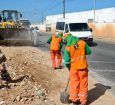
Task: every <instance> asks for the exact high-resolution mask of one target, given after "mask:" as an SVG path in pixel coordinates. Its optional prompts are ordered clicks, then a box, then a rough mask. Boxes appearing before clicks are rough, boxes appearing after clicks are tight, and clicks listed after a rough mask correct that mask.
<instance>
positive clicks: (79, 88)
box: [69, 68, 88, 104]
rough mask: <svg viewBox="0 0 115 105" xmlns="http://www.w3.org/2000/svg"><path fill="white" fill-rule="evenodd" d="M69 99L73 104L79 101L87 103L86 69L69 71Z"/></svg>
mask: <svg viewBox="0 0 115 105" xmlns="http://www.w3.org/2000/svg"><path fill="white" fill-rule="evenodd" d="M69 94H70V97H69V99H70V100H71V101H73V102H76V101H77V100H80V102H81V103H82V104H86V103H87V97H88V69H87V68H86V69H83V70H70V82H69Z"/></svg>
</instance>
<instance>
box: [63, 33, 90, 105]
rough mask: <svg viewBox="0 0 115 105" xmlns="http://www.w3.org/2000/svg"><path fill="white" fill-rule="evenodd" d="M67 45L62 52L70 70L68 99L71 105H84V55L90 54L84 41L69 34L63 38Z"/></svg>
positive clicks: (85, 65) (86, 90)
mask: <svg viewBox="0 0 115 105" xmlns="http://www.w3.org/2000/svg"><path fill="white" fill-rule="evenodd" d="M63 38H64V40H65V41H66V43H67V45H66V48H65V51H64V60H65V64H66V66H67V67H68V68H69V70H70V82H69V95H70V97H69V99H70V100H71V101H72V102H73V105H78V101H80V105H86V103H87V97H88V64H87V60H86V55H88V54H91V50H90V48H89V46H88V45H87V44H86V43H85V41H83V40H80V39H78V38H77V37H75V36H73V35H72V34H70V33H67V34H65V35H64V36H63Z"/></svg>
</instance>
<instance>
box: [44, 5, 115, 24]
mask: <svg viewBox="0 0 115 105" xmlns="http://www.w3.org/2000/svg"><path fill="white" fill-rule="evenodd" d="M65 16H66V18H72V19H77V20H80V21H81V19H82V21H88V19H94V11H93V10H91V11H84V12H74V13H66V15H65ZM58 18H63V15H62V14H59V15H50V16H46V21H47V22H48V23H55V22H56V21H57V19H58ZM95 21H96V22H99V23H100V22H102V23H104V22H110V23H112V22H115V7H113V8H105V9H99V10H96V12H95Z"/></svg>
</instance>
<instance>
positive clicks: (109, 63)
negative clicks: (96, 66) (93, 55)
mask: <svg viewBox="0 0 115 105" xmlns="http://www.w3.org/2000/svg"><path fill="white" fill-rule="evenodd" d="M88 62H89V63H108V64H110V63H111V64H115V62H109V61H88Z"/></svg>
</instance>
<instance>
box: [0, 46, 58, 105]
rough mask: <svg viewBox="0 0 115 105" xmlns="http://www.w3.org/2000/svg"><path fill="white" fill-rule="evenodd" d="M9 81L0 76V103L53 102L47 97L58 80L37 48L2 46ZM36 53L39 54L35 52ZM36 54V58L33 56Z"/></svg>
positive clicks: (37, 104) (43, 104)
mask: <svg viewBox="0 0 115 105" xmlns="http://www.w3.org/2000/svg"><path fill="white" fill-rule="evenodd" d="M2 50H3V51H4V53H5V55H6V58H7V60H6V62H5V65H6V69H7V71H8V73H9V75H10V77H11V81H2V80H0V81H1V82H0V105H55V102H54V101H52V100H51V99H50V98H49V95H50V94H51V93H52V92H55V91H56V88H58V87H59V84H57V83H56V81H55V79H52V78H53V77H54V76H55V75H54V74H53V73H52V72H51V68H50V67H48V66H47V65H46V63H45V58H44V57H43V55H41V56H40V52H37V54H36V53H33V50H35V52H36V51H38V50H36V49H34V48H32V50H30V48H27V49H26V50H25V48H18V51H17V50H16V48H10V49H9V48H5V49H4V48H2ZM38 53H39V54H38ZM34 58H36V59H34Z"/></svg>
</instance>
